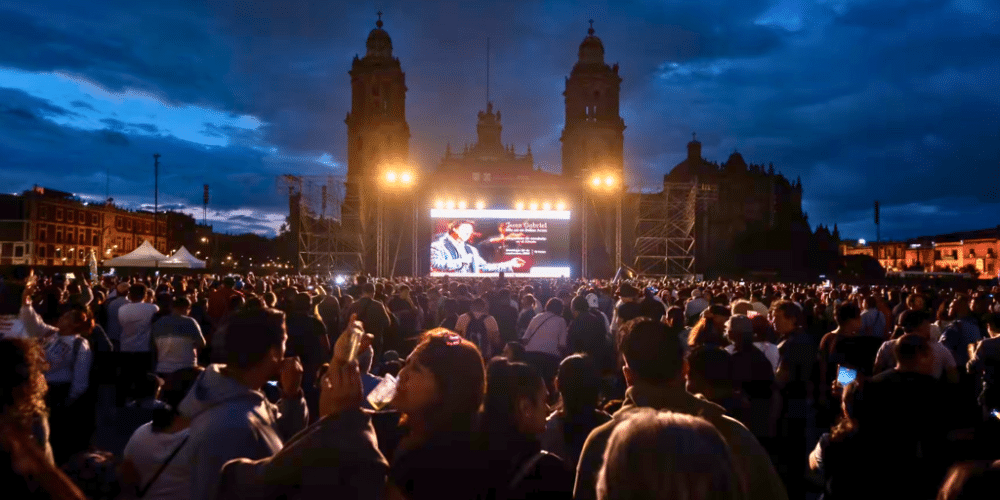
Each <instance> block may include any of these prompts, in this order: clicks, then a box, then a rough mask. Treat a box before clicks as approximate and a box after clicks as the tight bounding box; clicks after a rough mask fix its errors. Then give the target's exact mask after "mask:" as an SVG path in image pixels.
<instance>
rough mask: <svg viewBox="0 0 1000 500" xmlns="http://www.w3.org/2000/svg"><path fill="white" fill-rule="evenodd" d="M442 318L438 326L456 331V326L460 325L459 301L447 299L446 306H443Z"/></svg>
mask: <svg viewBox="0 0 1000 500" xmlns="http://www.w3.org/2000/svg"><path fill="white" fill-rule="evenodd" d="M441 317H442V319H441V323H440V324H439V325H438V326H440V327H441V328H444V329H447V330H451V331H455V325H456V324H458V300H456V299H453V298H450V297H449V298H447V299H445V301H444V305H442V306H441Z"/></svg>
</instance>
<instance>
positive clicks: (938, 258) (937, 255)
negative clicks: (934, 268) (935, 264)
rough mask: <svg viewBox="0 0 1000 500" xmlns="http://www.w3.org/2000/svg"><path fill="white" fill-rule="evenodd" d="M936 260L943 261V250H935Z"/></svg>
mask: <svg viewBox="0 0 1000 500" xmlns="http://www.w3.org/2000/svg"><path fill="white" fill-rule="evenodd" d="M934 260H941V250H934Z"/></svg>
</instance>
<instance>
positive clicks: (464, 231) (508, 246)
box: [430, 209, 570, 278]
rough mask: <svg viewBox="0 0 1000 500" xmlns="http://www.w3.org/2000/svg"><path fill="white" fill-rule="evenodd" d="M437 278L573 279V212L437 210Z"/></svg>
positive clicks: (434, 271) (434, 254) (433, 216)
mask: <svg viewBox="0 0 1000 500" xmlns="http://www.w3.org/2000/svg"><path fill="white" fill-rule="evenodd" d="M431 220H432V221H433V228H434V234H432V235H431V248H430V255H431V259H430V261H431V269H430V273H431V276H446V275H447V276H457V277H461V276H497V275H499V274H500V273H501V272H502V273H504V275H505V276H511V277H527V276H530V277H539V278H543V277H544V278H559V277H564V276H565V277H569V275H570V268H569V223H570V212H569V211H567V210H452V209H432V210H431Z"/></svg>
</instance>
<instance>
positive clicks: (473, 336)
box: [465, 313, 493, 359]
mask: <svg viewBox="0 0 1000 500" xmlns="http://www.w3.org/2000/svg"><path fill="white" fill-rule="evenodd" d="M489 317H490V316H489V315H488V314H487V315H485V316H483V317H482V318H476V316H475V315H473V314H472V313H469V324H468V325H467V326H466V327H465V338H466V339H468V340H469V342H472V343H473V344H476V347H479V352H481V353H482V354H483V357H484V358H486V359H490V358H492V357H493V344H492V342H491V341H490V335H489V332H488V331H487V330H486V318H489Z"/></svg>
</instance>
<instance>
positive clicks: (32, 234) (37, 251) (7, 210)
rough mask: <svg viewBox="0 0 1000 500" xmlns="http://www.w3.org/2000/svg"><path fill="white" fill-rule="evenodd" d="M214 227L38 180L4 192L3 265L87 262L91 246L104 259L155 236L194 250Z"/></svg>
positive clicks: (164, 243)
mask: <svg viewBox="0 0 1000 500" xmlns="http://www.w3.org/2000/svg"><path fill="white" fill-rule="evenodd" d="M157 219H158V222H159V224H158V225H159V230H156V229H155V227H154V221H155V220H157ZM168 229H169V230H168ZM210 232H211V230H210V229H209V228H207V227H205V226H199V225H197V224H195V221H194V218H192V217H191V216H189V215H186V214H181V213H174V212H164V213H162V214H160V215H159V217H158V218H157V217H155V216H154V214H153V213H151V212H145V211H130V210H126V209H123V208H120V207H118V206H115V205H113V204H111V203H104V204H101V203H88V202H85V201H83V200H81V199H80V198H77V197H76V196H74V195H73V194H72V193H67V192H65V191H59V190H55V189H49V188H44V187H40V186H36V187H34V188H33V189H31V190H29V191H25V192H24V193H22V194H20V195H2V196H0V265H18V264H23V265H31V266H68V267H79V266H85V265H87V262H88V258H89V256H90V254H91V252H93V253H94V255H95V256H96V258H97V260H98V261H103V260H105V259H110V258H112V257H118V256H120V255H125V254H127V253H129V252H131V251H132V250H135V249H136V248H137V247H138V246H139V245H141V244H142V242H143V241H149V242H150V243H154V242H155V243H154V246H155V247H156V249H157V250H159V251H160V252H161V253H164V254H168V255H169V254H170V253H172V252H173V251H174V250H176V249H177V248H179V247H180V246H181V245H187V246H188V248H189V249H190V250H191V252H192V253H194V252H195V251H197V250H196V249H194V247H193V246H192V245H193V243H194V241H193V239H194V238H197V235H201V234H204V235H205V237H208V236H209V235H210V234H209V233H210Z"/></svg>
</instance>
